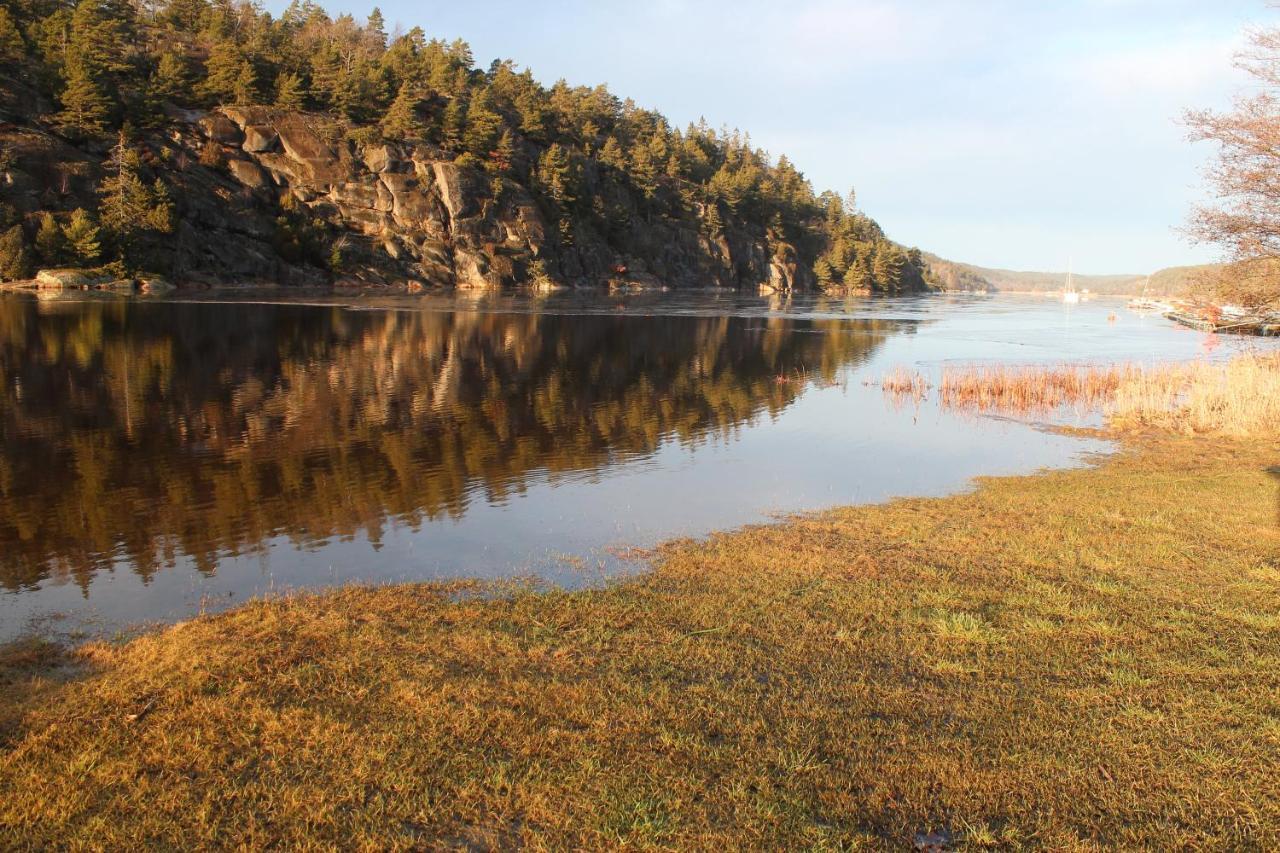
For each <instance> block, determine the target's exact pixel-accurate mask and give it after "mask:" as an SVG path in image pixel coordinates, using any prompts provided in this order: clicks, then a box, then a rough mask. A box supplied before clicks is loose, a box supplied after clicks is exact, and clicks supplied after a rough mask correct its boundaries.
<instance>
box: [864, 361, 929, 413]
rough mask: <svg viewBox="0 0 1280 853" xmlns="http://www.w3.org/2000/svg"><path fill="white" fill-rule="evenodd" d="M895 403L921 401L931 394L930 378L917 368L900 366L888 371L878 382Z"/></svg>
mask: <svg viewBox="0 0 1280 853" xmlns="http://www.w3.org/2000/svg"><path fill="white" fill-rule="evenodd" d="M871 384H877V385H879V386H880V389H881V390H882V391H884V392H885V394H887V395H889V397H890V398H891V399H892V400H893V401H894V402H895V403H899V404H901V403H905V402H908V401H913V402H915V403H919V402H921V401H922V400H924V399H925V398H926V397H928V396H929V388H930V387H931V386H930V385H929V380H927V379H925V377H924V374H922V373H920V372H919V371H916V370H907V369H906V368H905V367H899V368H897V369H895V370H892V371H890V372H889V373H886V374H885V375H884V376H882V377H881V378H880V381H879V382H877V383H871Z"/></svg>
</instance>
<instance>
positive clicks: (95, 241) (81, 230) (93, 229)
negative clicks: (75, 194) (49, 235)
mask: <svg viewBox="0 0 1280 853" xmlns="http://www.w3.org/2000/svg"><path fill="white" fill-rule="evenodd" d="M63 237H64V238H65V241H66V245H67V247H68V248H69V251H70V253H71V255H72V257H73V258H74V259H75V261H76V263H79V264H93V263H96V262H97V260H98V257H99V255H101V253H102V244H101V239H100V237H99V234H98V226H97V225H96V224H94V221H93V217H92V216H90V215H89V214H88V213H86V212H85V211H84V210H83V209H82V208H77V209H76V210H75V211H73V212H72V214H71V221H70V222H68V223H67V225H66V227H65V228H64V229H63Z"/></svg>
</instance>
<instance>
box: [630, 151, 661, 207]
mask: <svg viewBox="0 0 1280 853" xmlns="http://www.w3.org/2000/svg"><path fill="white" fill-rule="evenodd" d="M630 172H631V179H632V180H633V181H635V184H636V186H637V187H639V188H640V191H641V192H642V193H644V197H645V198H653V197H654V195H655V194H656V193H657V192H658V174H659V173H658V164H657V163H656V162H654V159H653V150H652V149H651V148H650V147H649V146H648V145H646V144H644V143H643V142H637V143H636V145H635V147H634V148H632V149H631V169H630Z"/></svg>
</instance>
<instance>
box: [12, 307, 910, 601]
mask: <svg viewBox="0 0 1280 853" xmlns="http://www.w3.org/2000/svg"><path fill="white" fill-rule="evenodd" d="M896 327H897V326H896V324H894V323H893V322H892V321H873V320H862V321H849V320H830V321H798V320H790V319H782V318H741V317H630V316H626V315H618V316H564V315H554V314H498V313H485V312H480V311H460V312H392V311H351V310H345V309H342V308H315V307H305V306H296V305H243V304H240V305H237V304H222V305H207V304H204V305H199V304H183V303H160V304H142V303H137V302H128V301H119V302H97V303H77V304H57V303H48V304H37V303H35V302H33V301H25V300H17V299H5V300H0V382H2V383H3V388H4V393H3V411H2V412H0V435H2V437H3V447H2V449H0V585H2V586H3V587H4V588H8V589H19V588H22V587H24V586H29V585H32V584H35V583H37V582H39V581H41V580H43V579H45V578H47V577H50V576H69V577H71V578H73V579H74V580H75V581H76V582H77V583H79V584H80V585H81V586H82V588H87V584H88V581H89V579H90V578H91V577H92V576H93V574H94V573H95V572H98V571H101V570H103V569H106V568H108V567H111V566H114V565H119V564H121V563H123V564H125V565H127V566H128V567H129V568H130V569H132V570H133V571H135V572H137V573H138V574H140V575H142V576H143V577H144V578H145V577H149V576H150V575H151V574H153V573H154V572H156V571H158V570H159V569H160V568H162V567H164V566H167V565H172V564H173V562H174V560H175V559H176V557H177V556H178V555H180V554H185V555H188V556H190V557H191V558H192V559H193V561H195V563H196V564H197V566H198V567H200V569H201V570H202V571H205V572H212V571H213V570H214V569H215V567H216V565H217V561H218V559H219V557H220V556H221V555H224V554H226V553H245V552H246V551H252V550H253V549H255V548H257V547H260V546H261V545H262V543H263V542H264V540H266V539H267V538H269V537H273V536H279V535H285V536H288V537H289V538H290V539H292V540H293V541H294V542H296V543H298V544H300V545H305V544H308V543H314V542H316V541H319V540H322V539H325V538H328V537H333V536H350V535H354V534H356V533H358V532H362V531H363V532H364V533H365V534H366V535H368V536H369V537H370V538H371V539H372V540H373V541H374V542H377V541H378V539H379V537H380V536H381V535H382V531H383V529H384V528H385V527H386V526H387V525H388V524H390V523H399V524H406V525H411V526H416V525H420V524H422V523H424V522H426V521H428V520H431V519H436V518H441V517H455V518H456V517H460V516H462V515H463V514H464V513H465V512H466V511H467V507H468V504H469V503H470V502H471V501H474V500H478V499H483V500H486V501H491V502H497V501H504V500H507V499H509V497H510V496H512V495H514V494H518V493H520V492H522V491H523V490H524V489H525V488H526V486H527V484H528V483H529V482H530V479H531V478H535V477H537V478H546V477H549V478H552V479H555V478H558V477H562V476H564V475H567V474H570V473H574V472H583V471H594V470H599V469H602V468H604V467H606V466H609V465H613V464H617V463H619V462H621V461H624V460H626V459H629V458H634V457H637V456H642V455H644V454H649V453H652V452H653V451H654V450H655V449H656V448H657V447H658V446H659V445H660V444H661V443H662V442H664V441H666V440H675V441H679V442H682V443H685V444H688V445H695V444H697V443H700V442H704V441H707V440H709V439H711V438H715V437H727V436H729V435H731V434H732V432H733V430H735V429H736V428H738V427H740V426H741V425H743V424H746V423H749V422H751V421H752V420H753V419H755V418H758V417H761V416H766V415H772V414H776V413H778V412H780V411H781V410H782V409H783V408H785V407H786V406H787V405H788V404H789V403H791V402H792V401H793V400H794V399H795V398H796V396H797V395H798V394H799V393H800V392H801V391H802V390H803V388H804V387H805V386H806V385H807V384H809V383H811V382H815V381H820V382H826V381H832V380H834V379H836V378H837V376H838V374H839V372H840V370H841V368H842V367H844V366H847V365H849V364H852V363H855V362H857V361H859V360H861V359H863V358H865V357H866V356H867V355H868V354H869V353H870V352H871V350H872V349H873V348H874V347H875V346H876V345H877V344H878V343H879V341H881V340H882V339H883V337H884V336H885V335H886V334H889V333H891V332H892V331H894V330H895V328H896Z"/></svg>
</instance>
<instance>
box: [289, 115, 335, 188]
mask: <svg viewBox="0 0 1280 853" xmlns="http://www.w3.org/2000/svg"><path fill="white" fill-rule="evenodd" d="M275 129H276V133H277V134H279V137H280V145H281V147H282V148H283V149H284V155H285V157H287V158H288V159H289V160H292V161H293V163H292V164H291V169H290V171H292V172H294V173H295V174H296V175H297V176H298V178H300V179H302V180H305V181H308V182H310V183H313V184H316V185H320V186H332V185H334V184H338V183H342V182H344V181H346V180H348V179H349V175H350V169H348V168H347V166H346V164H345V163H344V162H343V161H342V160H341V158H339V157H338V153H337V152H336V151H334V150H333V148H332V147H331V146H330V145H329V143H327V142H325V140H324V139H323V138H321V136H320V134H318V133H317V132H316V130H315V128H314V127H312V126H311V124H309V123H308V121H307V118H306V117H305V116H302V115H298V114H296V113H295V114H290V115H286V116H284V117H283V118H281V119H280V120H279V121H278V122H276V125H275ZM281 171H283V170H281Z"/></svg>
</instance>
